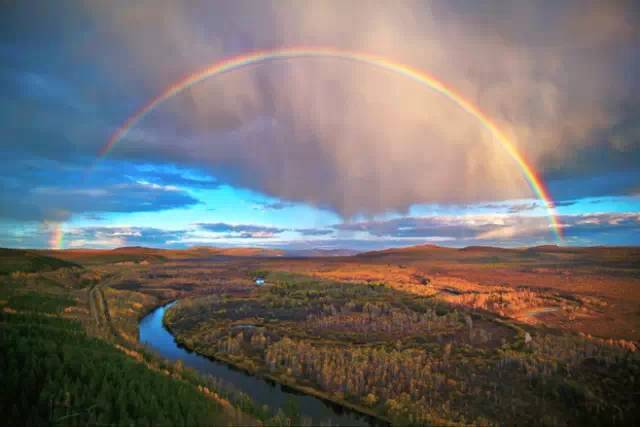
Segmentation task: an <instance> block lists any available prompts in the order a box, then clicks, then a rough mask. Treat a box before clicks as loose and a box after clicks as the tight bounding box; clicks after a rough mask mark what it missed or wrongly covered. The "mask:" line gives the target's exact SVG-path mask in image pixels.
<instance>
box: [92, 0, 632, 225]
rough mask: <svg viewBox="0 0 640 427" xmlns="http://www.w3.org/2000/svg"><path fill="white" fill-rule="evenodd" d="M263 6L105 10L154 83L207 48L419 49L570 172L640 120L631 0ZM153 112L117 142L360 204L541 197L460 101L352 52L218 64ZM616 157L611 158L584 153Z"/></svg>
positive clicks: (342, 209)
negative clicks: (361, 61) (353, 57)
mask: <svg viewBox="0 0 640 427" xmlns="http://www.w3.org/2000/svg"><path fill="white" fill-rule="evenodd" d="M154 5H155V3H154ZM254 6H255V5H252V6H251V7H248V4H247V3H244V2H238V3H237V4H236V3H234V5H226V6H224V7H223V8H222V9H220V10H217V11H216V12H218V13H217V15H216V14H214V13H213V11H212V10H210V9H208V8H207V7H205V6H202V7H199V8H197V9H198V12H197V13H194V12H193V10H192V9H191V8H186V7H183V6H181V5H178V4H175V3H173V2H161V3H160V4H159V5H158V6H157V7H155V8H154V12H153V13H150V12H149V9H148V8H146V7H145V5H144V4H140V5H135V6H131V7H128V8H111V7H106V6H104V5H98V6H96V11H95V12H96V14H95V16H96V19H97V20H98V21H99V23H100V25H103V26H105V27H108V28H111V29H112V33H113V34H117V36H116V37H117V41H118V42H119V43H120V44H121V45H123V46H127V48H128V49H129V51H128V52H127V54H128V57H129V59H130V60H131V64H132V65H131V70H132V72H134V73H135V72H137V73H140V74H141V75H144V76H145V82H146V85H147V86H148V87H149V91H150V92H152V93H157V92H158V91H159V90H160V88H161V87H163V86H165V85H166V84H168V82H171V81H174V80H175V78H176V77H177V76H180V75H183V74H186V73H189V72H192V71H193V70H196V69H198V68H199V67H202V66H203V65H204V64H205V63H207V62H212V61H215V60H216V59H220V58H223V57H226V56H228V55H229V54H231V53H236V52H244V51H247V50H250V49H254V48H264V47H269V46H283V45H284V46H288V45H299V44H320V45H323V44H324V45H335V46H339V47H348V48H352V49H356V50H364V51H372V52H374V53H376V54H380V55H382V56H388V57H390V58H393V59H395V60H398V61H402V62H406V63H408V64H412V65H415V66H416V67H418V68H420V69H424V70H428V71H429V72H430V73H433V74H434V75H435V76H436V77H438V78H441V79H443V80H444V81H446V82H447V83H448V84H450V85H451V86H452V87H454V88H456V89H457V90H458V91H459V92H460V93H461V94H462V95H463V96H464V97H465V98H467V99H468V100H469V101H470V102H471V103H473V104H477V105H478V106H479V107H480V108H481V109H482V110H483V111H485V112H486V113H487V115H488V116H489V117H491V118H492V120H493V121H494V122H495V123H496V124H497V125H498V126H499V127H500V128H501V129H503V130H504V131H505V133H506V134H507V135H509V136H510V138H511V139H512V140H513V141H515V144H516V145H517V146H518V148H519V149H521V150H522V151H523V152H524V153H525V155H526V158H527V159H529V160H530V161H531V162H532V163H533V164H534V166H535V168H536V169H538V170H540V171H541V173H542V174H543V176H546V175H548V176H550V177H551V176H554V174H555V176H565V177H566V176H567V172H564V170H565V167H564V166H565V164H566V162H568V161H571V160H572V159H573V158H575V156H576V153H581V152H582V151H585V150H586V151H589V150H591V149H592V147H596V146H599V144H600V141H601V140H602V139H601V138H600V136H601V132H602V129H608V128H614V127H620V123H623V122H628V121H630V120H631V119H632V118H633V117H636V118H637V115H636V113H632V114H631V116H629V114H630V113H629V112H630V111H634V110H633V109H630V108H629V105H632V106H633V104H634V103H637V99H633V98H630V93H632V92H630V91H629V88H630V87H633V85H636V84H637V83H634V82H633V79H630V78H629V77H627V76H629V75H632V74H633V73H632V70H633V67H634V64H635V63H634V62H633V59H630V54H632V53H633V52H634V48H635V47H637V40H638V35H639V33H638V31H639V30H638V28H640V25H638V23H639V20H638V10H637V8H635V7H634V6H633V5H632V4H631V3H628V2H607V3H603V2H596V1H593V2H592V1H587V2H585V1H570V2H563V3H556V2H546V3H545V5H544V7H533V6H532V5H530V4H529V3H527V2H517V3H516V4H515V5H512V6H510V7H504V3H503V2H482V3H478V4H476V3H469V2H457V1H452V2H449V1H447V2H445V1H436V2H433V3H430V4H429V5H425V4H424V3H421V2H420V3H418V2H404V3H403V4H402V5H396V4H393V5H391V4H384V3H378V4H376V7H370V8H365V9H363V8H362V7H361V6H360V5H358V4H355V3H353V4H343V5H340V7H336V6H335V4H334V3H331V2H329V3H318V4H314V5H313V6H312V7H308V6H306V5H305V6H302V5H300V4H298V3H295V2H293V3H287V2H278V3H264V4H261V5H260V7H254ZM578 11H580V12H579V13H578ZM159 16H162V19H163V22H164V25H163V26H162V27H159V26H158V25H157V22H158V17H159ZM134 17H135V18H134ZM204 22H207V25H206V26H205V25H204ZM211 22H215V23H216V24H218V25H211ZM594 28H598V31H594V30H593V29H594ZM216 29H219V31H217V30H216ZM372 29H375V30H372ZM153 52H155V53H156V54H152V53H153ZM381 88H384V90H381ZM134 93H135V92H134ZM141 98H143V97H141ZM143 99H144V98H143ZM141 102H144V100H142V101H141ZM631 121H633V120H631ZM636 121H637V120H636ZM143 126H145V127H146V128H145V130H144V132H143V133H144V137H143V138H140V137H137V136H136V135H135V132H134V134H132V135H131V137H130V138H127V139H126V140H125V141H123V142H121V144H120V146H119V147H117V148H116V149H115V150H114V153H113V155H114V156H122V157H125V158H144V159H152V160H154V159H155V160H163V161H165V160H167V159H172V160H173V161H175V162H179V163H183V164H189V165H198V166H199V167H202V168H205V169H208V170H210V171H216V172H218V173H220V176H221V178H222V179H224V180H226V181H228V182H230V183H232V184H234V185H237V186H242V187H247V188H251V189H254V190H258V191H261V192H263V193H266V194H269V195H272V196H275V197H279V198H283V199H287V200H293V201H303V202H309V203H312V204H315V205H317V206H321V207H329V208H331V209H333V210H335V211H337V212H339V213H340V214H342V215H344V216H346V217H350V216H353V215H356V214H375V213H381V212H386V211H389V210H396V211H403V210H405V209H407V207H408V206H410V205H411V204H414V203H420V202H432V203H433V202H438V203H468V202H483V201H492V200H506V199H511V198H526V197H530V196H531V195H532V193H531V190H530V189H529V186H528V184H527V183H526V181H525V180H524V179H523V177H522V175H521V171H520V170H519V169H518V167H517V165H516V164H515V163H514V161H513V159H511V158H510V156H509V153H508V152H506V150H504V149H503V148H502V147H500V146H499V145H497V144H496V142H495V140H494V138H493V137H492V136H491V135H490V134H488V133H487V131H486V130H485V129H483V127H482V126H481V125H480V124H479V123H478V122H477V120H475V119H473V118H472V117H470V116H469V115H468V114H466V113H464V112H462V111H461V110H460V108H458V107H457V106H455V105H453V104H452V102H451V101H450V100H448V99H446V98H444V97H442V96H440V95H438V94H436V93H434V92H433V91H430V90H428V89H423V88H420V87H419V86H417V85H416V84H415V83H414V82H411V81H409V80H407V79H403V78H401V77H399V76H396V75H393V74H389V73H385V72H381V71H380V70H375V69H373V68H371V67H367V66H363V65H357V64H350V63H345V62H344V61H336V60H300V61H295V62H288V63H273V64H268V65H263V66H258V67H253V68H251V69H249V70H244V71H240V72H237V73H232V74H228V75H225V76H222V77H220V78H219V79H212V80H209V81H206V82H204V83H202V84H199V85H197V86H193V87H192V88H190V89H189V90H187V91H185V92H184V93H183V94H181V95H180V96H178V97H176V98H175V99H172V100H171V101H169V102H167V103H166V104H165V105H163V106H162V107H160V108H159V109H158V110H156V111H154V112H153V114H152V115H151V117H148V118H147V119H145V123H144V125H143ZM136 131H137V132H140V131H142V130H141V129H137V130H136ZM614 134H615V135H617V133H615V132H614ZM626 134H628V132H627V133H625V135H626ZM608 140H611V141H613V142H611V143H609V144H608V146H607V147H608V148H606V149H607V150H609V151H612V150H618V149H619V148H620V147H623V148H624V150H626V152H627V157H628V153H629V150H631V152H634V153H635V152H637V151H638V150H636V149H635V148H636V147H635V145H633V144H631V143H628V142H626V141H627V140H625V139H624V137H619V136H616V137H612V138H609V139H608ZM616 147H617V148H616ZM618 151H619V150H618ZM578 156H580V154H578ZM620 158H621V159H623V157H620ZM616 162H617V160H615V161H614V160H611V161H609V160H607V159H603V157H600V158H599V159H590V160H589V161H585V162H582V166H581V168H582V169H584V170H589V169H590V168H596V169H602V168H604V169H605V170H612V169H613V165H614V164H615V163H616ZM603 164H604V166H603ZM607 168H609V169H607ZM569 173H570V174H571V173H582V172H581V171H577V170H576V171H572V172H569Z"/></svg>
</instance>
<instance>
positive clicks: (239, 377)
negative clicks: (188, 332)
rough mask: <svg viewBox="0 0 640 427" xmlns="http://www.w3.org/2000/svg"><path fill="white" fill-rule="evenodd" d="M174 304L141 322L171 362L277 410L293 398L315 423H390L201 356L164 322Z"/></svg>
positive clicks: (146, 338)
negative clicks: (231, 387)
mask: <svg viewBox="0 0 640 427" xmlns="http://www.w3.org/2000/svg"><path fill="white" fill-rule="evenodd" d="M173 304H175V302H173V303H170V304H167V305H165V306H163V307H158V308H156V309H155V310H153V311H152V312H151V313H149V314H148V315H147V316H145V317H144V318H143V319H142V320H141V321H140V324H139V334H140V336H139V339H140V342H141V343H143V344H146V345H147V346H148V347H150V348H151V349H153V350H154V351H155V352H156V353H158V354H160V355H161V356H162V357H164V358H166V359H168V360H171V361H177V360H182V361H183V363H184V365H185V366H187V367H190V368H193V369H196V370H197V371H199V372H200V373H202V374H205V375H211V376H214V377H217V378H219V379H221V380H222V381H223V382H224V383H228V384H232V385H233V386H234V387H235V388H236V389H237V390H239V391H241V392H243V393H245V394H247V395H248V396H249V397H251V398H252V399H253V400H254V402H256V403H258V404H259V405H269V406H270V407H271V408H276V410H277V408H281V407H283V406H284V404H285V403H286V402H287V400H293V401H295V402H296V403H297V405H298V408H299V409H300V414H301V415H302V416H303V417H306V418H310V419H311V421H312V422H313V425H319V424H323V425H340V426H386V425H387V424H386V423H383V422H381V421H379V420H377V419H375V418H373V417H369V416H366V415H362V414H360V413H358V412H355V411H352V410H350V409H347V408H344V407H342V406H339V405H336V404H334V403H332V402H328V401H325V400H322V399H319V398H316V397H313V396H309V395H306V394H304V393H300V392H298V391H296V390H293V389H291V388H289V387H286V386H282V385H280V384H278V383H275V382H273V381H269V380H266V379H263V378H259V377H256V376H253V375H251V374H249V373H246V372H244V371H241V370H238V369H235V368H233V367H231V366H229V365H227V364H226V363H224V362H220V361H217V360H214V359H209V358H207V357H204V356H200V355H198V354H196V353H193V352H191V351H189V350H187V349H185V348H183V347H181V346H179V345H178V343H177V342H176V341H175V339H174V337H173V335H171V333H170V332H169V331H168V330H167V329H166V328H165V327H164V325H163V323H162V318H163V316H164V313H165V311H166V310H167V309H168V308H169V307H171V306H172V305H173Z"/></svg>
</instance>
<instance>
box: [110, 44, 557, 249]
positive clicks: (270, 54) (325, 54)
mask: <svg viewBox="0 0 640 427" xmlns="http://www.w3.org/2000/svg"><path fill="white" fill-rule="evenodd" d="M299 58H333V59H341V60H346V61H352V62H358V63H363V64H368V65H371V66H374V67H377V68H381V69H383V70H387V71H390V72H392V73H395V74H399V75H402V76H404V77H406V78H408V79H411V80H414V81H416V82H417V83H420V84H422V85H424V86H427V87H428V88H430V89H431V90H434V91H436V92H438V93H440V94H441V95H443V96H445V97H447V98H448V99H449V100H451V101H452V102H454V103H455V104H457V105H458V106H459V107H460V108H462V109H463V110H464V111H466V112H467V113H468V114H470V115H472V116H473V117H475V118H476V119H477V120H478V121H479V122H480V123H482V125H483V126H484V127H485V128H486V129H487V130H488V131H489V132H491V134H492V135H493V137H494V139H495V141H496V142H497V143H499V144H500V145H501V146H502V147H503V148H504V149H505V150H506V151H507V153H508V154H509V155H510V157H511V158H512V159H513V160H514V162H515V164H516V165H517V166H518V168H519V169H520V171H521V172H522V175H523V176H524V178H525V179H526V180H527V182H528V184H529V186H530V187H531V189H532V191H533V192H534V193H535V195H536V196H537V197H538V198H539V199H540V201H542V203H543V204H544V206H545V208H546V211H547V215H548V217H549V223H550V227H551V229H552V230H553V233H554V234H555V236H556V238H557V240H558V241H559V242H562V240H563V238H562V226H561V224H560V222H559V219H558V215H557V213H556V209H555V204H554V202H553V200H552V199H551V197H550V196H549V192H548V190H547V189H546V187H545V185H544V182H542V180H541V179H540V177H539V176H538V175H537V173H536V171H535V169H534V168H533V167H532V166H531V164H530V163H529V162H527V161H526V159H525V157H524V156H523V155H522V153H520V152H519V151H518V149H517V147H516V146H515V145H514V144H513V142H512V141H510V140H509V138H507V136H506V135H505V134H504V133H503V132H502V131H501V130H500V129H499V128H498V126H497V125H496V124H495V123H494V122H493V121H492V120H491V119H490V118H489V117H488V116H487V115H486V114H484V113H483V112H482V111H481V110H480V109H479V108H478V107H476V106H475V105H474V104H472V103H471V102H469V101H468V100H466V99H465V98H463V97H462V96H461V95H460V94H458V93H457V92H456V91H454V90H453V89H452V88H451V87H449V86H447V85H446V84H445V83H443V82H442V81H440V80H438V79H437V78H435V77H433V76H431V75H429V74H427V73H426V72H424V71H422V70H419V69H417V68H414V67H411V66H409V65H406V64H402V63H398V62H394V61H391V60H389V59H387V58H384V57H381V56H377V55H372V54H368V53H364V52H359V51H351V50H343V49H337V48H333V47H291V48H279V49H269V50H258V51H253V52H250V53H247V54H242V55H238V56H233V57H229V58H225V59H223V60H221V61H218V62H215V63H213V64H211V65H209V66H207V67H205V68H204V69H201V70H198V71H196V72H194V73H192V74H189V75H187V76H186V77H184V78H182V79H180V80H178V81H177V82H175V83H173V84H171V85H169V86H168V87H166V88H165V89H164V90H163V91H162V92H161V93H159V94H158V95H157V96H155V97H154V98H152V99H151V100H150V101H149V102H147V103H146V104H145V105H144V106H142V108H140V109H139V110H137V111H136V112H135V113H133V114H132V115H131V116H130V117H129V118H128V119H127V120H126V121H125V122H124V123H123V124H122V125H121V126H120V127H119V128H118V129H117V130H116V131H115V132H114V133H113V134H112V135H111V137H110V138H109V140H108V141H107V142H106V143H105V144H104V146H102V148H101V149H100V153H99V158H102V157H104V156H106V155H107V154H108V153H109V151H111V150H112V149H113V147H114V146H115V145H116V144H118V142H120V141H122V139H123V138H124V137H125V136H126V135H127V132H128V131H129V130H130V129H131V128H133V127H134V126H135V125H136V124H137V123H138V122H140V120H142V119H143V118H144V117H145V116H146V115H147V114H149V113H150V112H151V111H153V110H154V109H155V108H156V107H157V106H158V105H160V104H161V103H163V102H164V101H166V100H168V99H170V98H172V97H174V96H176V95H177V94H179V93H180V92H182V91H183V90H185V89H188V88H190V87H191V86H193V85H195V84H197V83H199V82H201V81H203V80H206V79H209V78H212V77H215V76H219V75H221V74H224V73H229V72H232V71H236V70H239V69H241V68H243V67H247V66H250V65H255V64H259V63H264V62H272V61H288V60H294V59H299Z"/></svg>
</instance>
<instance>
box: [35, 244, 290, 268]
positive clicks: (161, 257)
mask: <svg viewBox="0 0 640 427" xmlns="http://www.w3.org/2000/svg"><path fill="white" fill-rule="evenodd" d="M40 253H43V254H45V255H48V256H55V257H56V258H59V259H63V260H67V261H72V262H76V263H79V264H84V265H99V264H113V263H129V262H130V263H141V262H147V263H157V262H164V261H167V260H170V259H186V258H208V257H214V256H238V257H276V256H283V255H284V254H285V251H282V250H279V249H263V248H213V247H206V246H198V247H192V248H186V249H159V248H146V247H143V246H125V247H121V248H115V249H64V250H44V251H40Z"/></svg>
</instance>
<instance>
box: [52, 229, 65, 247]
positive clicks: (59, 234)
mask: <svg viewBox="0 0 640 427" xmlns="http://www.w3.org/2000/svg"><path fill="white" fill-rule="evenodd" d="M63 247H64V231H63V230H62V225H61V224H59V223H55V224H53V225H51V226H50V235H49V248H50V249H62V248H63Z"/></svg>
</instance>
